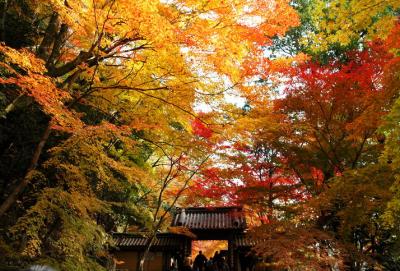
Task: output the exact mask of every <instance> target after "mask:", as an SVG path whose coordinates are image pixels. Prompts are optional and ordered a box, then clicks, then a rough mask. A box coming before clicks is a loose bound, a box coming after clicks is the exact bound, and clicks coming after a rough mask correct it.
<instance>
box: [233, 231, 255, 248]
mask: <svg viewBox="0 0 400 271" xmlns="http://www.w3.org/2000/svg"><path fill="white" fill-rule="evenodd" d="M256 244H257V240H254V239H253V238H251V237H250V236H248V235H245V234H238V235H235V236H234V237H233V245H234V246H235V247H253V246H255V245H256Z"/></svg>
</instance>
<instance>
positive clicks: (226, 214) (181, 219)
mask: <svg viewBox="0 0 400 271" xmlns="http://www.w3.org/2000/svg"><path fill="white" fill-rule="evenodd" d="M171 226H182V227H186V228H188V229H190V230H226V229H228V230H234V229H239V230H243V229H245V228H246V218H245V215H244V213H243V209H242V207H196V208H185V209H178V211H177V213H176V214H175V216H174V218H173V220H172V224H171Z"/></svg>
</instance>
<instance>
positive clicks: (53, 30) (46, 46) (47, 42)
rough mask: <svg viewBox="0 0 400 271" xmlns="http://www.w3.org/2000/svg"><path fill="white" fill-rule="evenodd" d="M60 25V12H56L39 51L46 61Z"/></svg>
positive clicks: (39, 54)
mask: <svg viewBox="0 0 400 271" xmlns="http://www.w3.org/2000/svg"><path fill="white" fill-rule="evenodd" d="M58 25H59V19H58V14H57V13H55V12H54V13H53V15H51V18H50V22H49V25H48V26H47V28H46V33H45V35H44V37H43V40H42V43H41V44H40V46H39V49H38V51H37V54H38V56H39V57H40V58H41V59H43V60H44V61H46V62H47V59H48V58H49V55H50V50H51V45H52V44H53V42H54V39H55V37H56V35H57V29H58Z"/></svg>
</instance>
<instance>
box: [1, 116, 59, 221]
mask: <svg viewBox="0 0 400 271" xmlns="http://www.w3.org/2000/svg"><path fill="white" fill-rule="evenodd" d="M51 125H52V121H49V123H48V125H47V127H46V130H45V131H44V133H43V135H42V137H41V139H40V141H39V143H38V145H37V146H36V149H35V152H34V153H33V156H32V160H31V163H30V165H29V167H28V169H27V171H26V174H25V176H24V177H23V179H22V180H21V181H20V182H19V183H18V184H17V186H16V187H15V188H14V190H13V191H12V192H11V194H10V195H8V197H7V199H6V200H5V201H4V202H3V203H2V204H1V206H0V217H2V216H3V215H4V214H5V213H6V212H7V211H8V210H9V209H10V208H11V206H13V205H14V204H15V202H16V201H17V199H18V196H19V194H20V193H21V192H22V191H23V190H24V189H25V187H27V186H28V184H29V175H30V173H31V172H32V171H33V170H35V169H36V167H37V164H38V161H39V157H40V155H41V153H42V151H43V148H44V145H45V144H46V142H47V140H48V138H49V136H50V133H51Z"/></svg>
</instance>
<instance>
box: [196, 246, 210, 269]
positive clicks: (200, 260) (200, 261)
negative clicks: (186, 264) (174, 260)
mask: <svg viewBox="0 0 400 271" xmlns="http://www.w3.org/2000/svg"><path fill="white" fill-rule="evenodd" d="M206 262H207V258H206V256H204V255H203V252H202V251H201V250H200V251H199V254H198V255H197V256H196V258H194V262H193V270H194V271H204V267H205V265H206Z"/></svg>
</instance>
